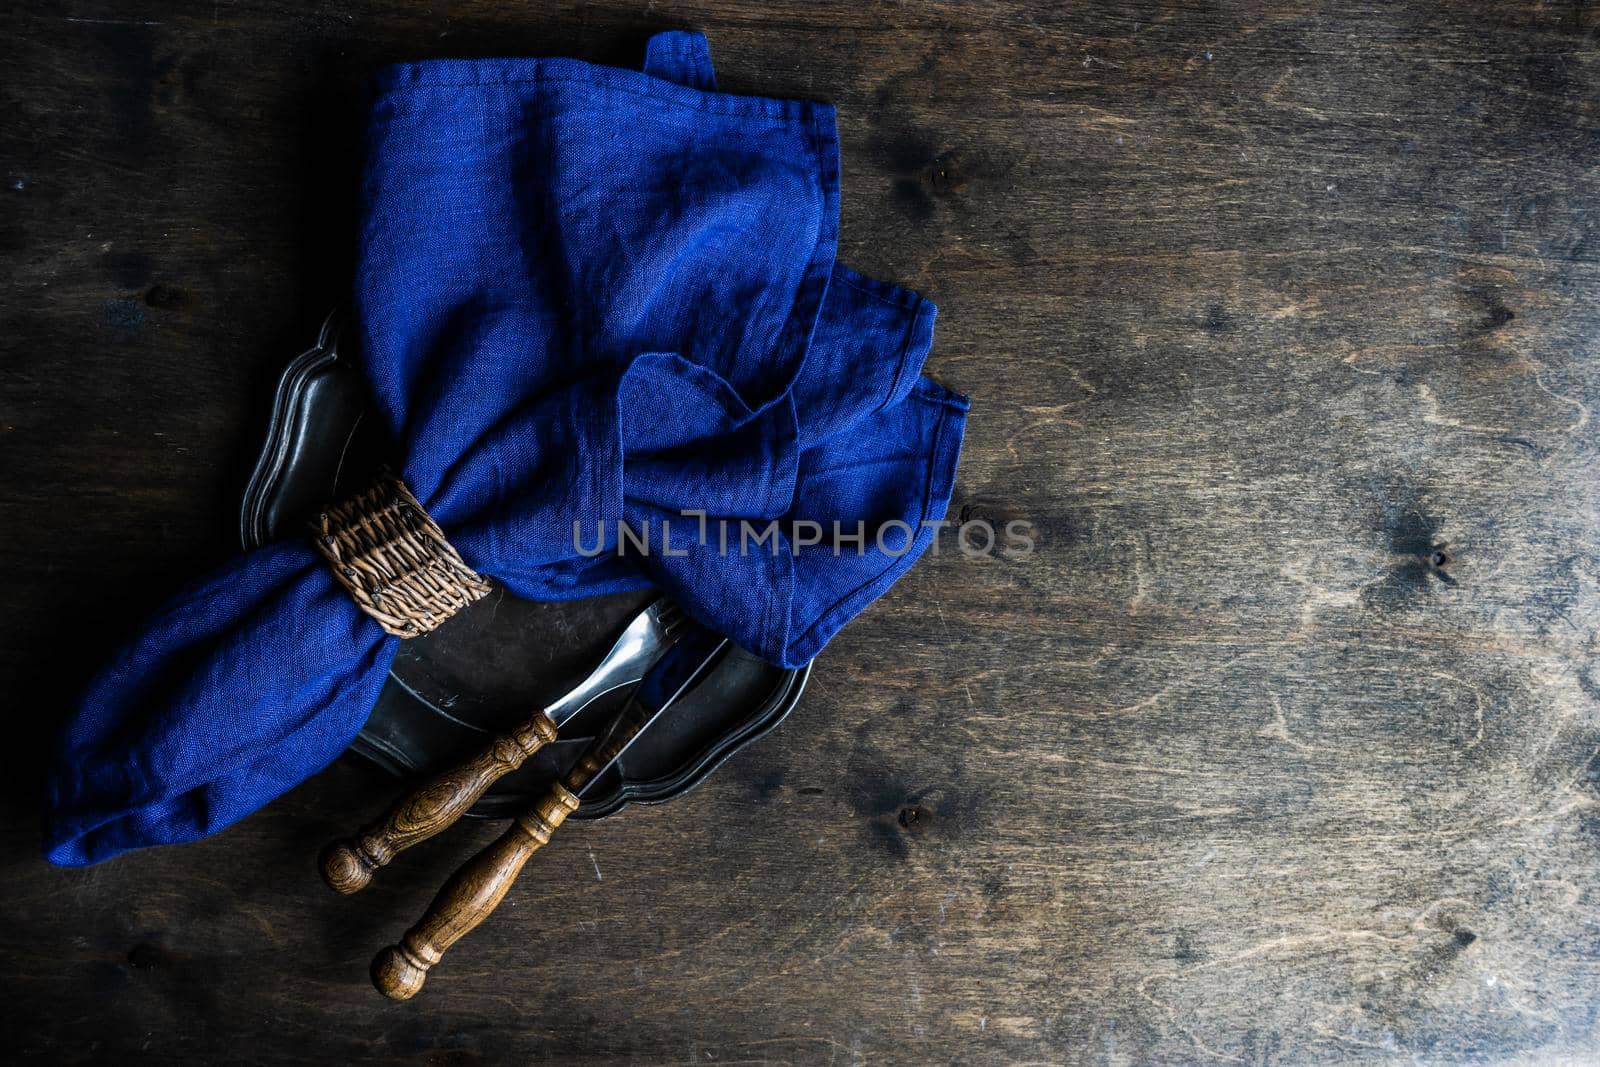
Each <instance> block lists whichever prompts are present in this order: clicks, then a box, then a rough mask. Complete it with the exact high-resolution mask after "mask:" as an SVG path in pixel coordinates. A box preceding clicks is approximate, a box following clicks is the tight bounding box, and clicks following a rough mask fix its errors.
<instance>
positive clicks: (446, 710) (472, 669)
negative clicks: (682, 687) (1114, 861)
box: [240, 312, 811, 819]
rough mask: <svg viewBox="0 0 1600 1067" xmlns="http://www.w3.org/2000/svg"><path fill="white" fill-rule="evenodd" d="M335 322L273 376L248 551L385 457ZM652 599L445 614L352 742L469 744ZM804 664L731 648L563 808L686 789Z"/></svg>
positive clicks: (529, 772) (500, 801) (407, 657)
mask: <svg viewBox="0 0 1600 1067" xmlns="http://www.w3.org/2000/svg"><path fill="white" fill-rule="evenodd" d="M341 321H342V317H341V315H340V314H339V313H338V312H335V313H334V315H332V316H330V317H329V319H328V323H327V324H326V325H325V326H324V327H323V330H322V335H321V337H320V338H318V341H317V344H316V345H315V346H314V347H312V348H311V349H310V350H308V351H306V352H304V353H302V354H301V355H300V356H299V357H298V358H296V359H295V360H294V362H292V363H290V364H289V366H288V367H287V368H286V369H285V370H284V372H283V375H282V377H281V378H280V379H279V382H278V390H277V394H276V396H275V397H274V401H273V409H272V421H271V424H270V426H269V427H268V431H267V440H266V444H265V447H264V448H263V449H262V452H261V458H260V460H259V461H258V462H257V464H256V469H255V472H254V474H253V475H252V476H251V479H250V484H249V487H248V489H247V490H246V491H245V497H244V506H243V509H242V512H241V515H240V534H241V538H242V540H243V543H244V546H245V547H246V548H252V547H254V546H256V545H260V544H264V543H266V542H267V541H270V540H274V539H278V538H284V537H299V536H302V533H301V531H303V530H304V529H305V526H306V523H307V521H308V520H309V519H310V518H311V517H312V516H313V515H315V514H316V512H317V510H318V509H319V508H320V507H322V506H323V505H324V504H326V503H327V502H329V501H330V500H336V499H339V498H340V497H341V496H343V495H344V494H346V493H348V492H350V491H351V490H352V489H354V488H356V487H358V486H360V485H361V484H363V483H364V482H365V481H366V480H367V479H369V478H370V477H371V476H372V474H373V472H374V471H375V470H376V469H377V466H378V464H379V463H380V462H382V461H383V460H384V458H386V457H387V456H389V455H390V453H391V448H390V446H389V443H388V442H387V441H385V440H384V435H383V433H382V431H381V429H380V428H379V425H378V420H376V419H372V418H367V417H366V414H367V410H368V403H369V401H368V396H367V385H366V382H365V380H364V378H363V376H362V374H361V372H360V370H359V368H358V367H357V366H356V364H355V363H353V362H352V361H351V360H350V359H349V358H348V356H344V357H341V355H340V343H341V336H340V325H341ZM650 599H651V596H650V594H648V593H639V594H628V595H623V596H613V597H598V598H595V599H592V600H584V601H577V602H573V603H567V604H532V603H528V602H527V601H522V600H518V599H516V598H515V597H512V596H511V595H509V594H508V593H506V592H505V591H504V590H503V589H500V588H496V590H495V591H494V592H493V593H491V594H490V595H489V596H487V597H485V598H484V599H482V600H480V601H478V602H477V603H476V604H473V605H472V606H471V607H469V608H467V609H466V610H465V611H463V612H461V614H460V615H458V616H456V617H455V618H453V619H451V620H450V622H449V624H448V625H446V626H443V627H441V628H439V629H438V630H436V631H434V632H433V633H431V634H427V635H424V636H422V637H417V638H413V639H411V640H409V641H405V642H402V644H401V646H400V653H399V655H398V656H396V658H395V662H394V667H393V669H392V670H391V671H390V676H389V681H388V683H387V684H386V685H385V686H384V688H383V692H382V693H381V694H380V695H379V697H378V702H377V705H376V706H375V707H374V708H373V711H372V716H371V718H370V719H369V720H368V721H367V724H366V726H365V727H364V728H363V729H362V731H361V734H360V736H359V737H357V738H356V741H355V743H354V744H353V745H351V748H350V751H352V752H354V753H356V754H357V755H359V756H362V757H364V758H365V759H368V760H370V761H372V762H373V763H376V764H377V765H378V766H380V767H382V768H384V769H385V770H388V771H390V772H391V773H393V774H395V775H397V776H400V777H407V778H409V777H413V776H417V775H419V774H422V773H424V772H428V771H432V770H436V769H439V768H441V767H444V766H447V765H449V764H450V763H453V762H457V761H460V760H462V759H464V758H466V757H468V756H470V755H472V754H473V753H475V752H476V751H478V749H480V748H481V747H482V746H483V744H484V742H485V741H487V740H488V739H489V737H490V736H492V734H494V733H496V732H498V731H500V730H503V729H505V728H507V727H510V726H512V725H514V724H516V723H518V722H520V721H522V720H523V719H525V718H526V717H527V714H528V711H529V709H531V708H533V707H537V706H542V705H544V704H547V703H549V702H550V701H551V700H552V699H553V698H555V697H557V696H559V695H560V694H561V693H563V692H565V691H566V690H567V689H568V688H569V687H570V686H572V685H573V684H575V683H576V682H578V681H579V680H581V679H582V678H583V676H584V675H585V674H586V673H587V672H588V671H589V669H590V668H591V667H592V666H593V665H594V664H595V663H596V662H597V661H598V660H599V658H600V657H601V656H602V655H604V653H605V651H606V649H607V648H609V647H610V645H611V641H612V639H613V638H614V637H615V636H616V634H617V633H619V632H620V631H621V629H622V627H623V626H625V625H626V624H627V622H628V620H629V619H630V618H631V617H632V616H633V614H634V613H635V612H636V611H638V610H639V608H641V607H643V606H644V605H645V604H647V603H648V602H649V601H650ZM810 672H811V668H810V666H809V665H807V666H806V667H804V668H801V669H799V670H785V669H783V668H780V667H774V666H772V665H771V664H769V663H766V662H764V661H762V660H760V659H757V658H756V657H754V656H752V655H750V654H748V653H746V652H743V651H741V650H737V649H736V650H735V651H734V653H733V654H732V655H730V656H729V657H728V658H727V659H726V660H725V661H724V662H723V663H722V664H721V665H720V666H719V667H718V668H717V670H716V671H715V672H714V673H713V674H712V676H711V677H710V678H709V679H707V680H706V681H705V682H703V683H702V684H701V685H700V686H698V687H697V688H696V689H695V690H694V691H693V692H692V693H690V694H688V695H687V696H685V697H684V698H683V699H682V700H681V701H679V703H678V704H677V705H675V707H674V710H673V711H672V712H671V713H670V714H669V715H667V716H666V717H664V718H663V719H662V721H660V722H658V723H657V724H656V725H655V726H653V727H652V728H651V729H650V731H649V733H647V734H646V735H645V736H644V737H643V738H641V739H640V741H639V742H638V743H637V744H636V745H634V747H633V748H632V749H630V750H629V752H628V753H627V755H626V756H625V757H624V759H623V761H622V762H621V763H620V764H619V765H618V766H617V768H616V769H615V770H614V771H613V772H612V773H611V775H610V778H611V781H610V782H607V783H601V784H600V785H597V786H596V788H595V790H593V791H592V792H591V793H590V794H589V796H588V797H587V798H585V800H584V803H583V806H582V807H580V808H579V809H578V810H577V812H575V813H574V815H573V817H574V818H587V819H595V818H602V817H604V816H606V815H610V814H612V813H614V812H616V811H619V810H621V809H622V808H623V807H624V806H625V805H626V804H628V803H629V802H630V801H637V802H640V803H660V802H662V801H666V800H670V799H672V798H673V797H675V796H678V795H680V794H682V793H684V792H686V791H688V790H689V789H691V788H693V787H694V786H695V785H697V784H699V783H700V782H701V781H703V780H704V779H705V777H706V776H707V775H708V774H710V773H711V772H712V771H713V770H715V769H716V768H717V767H718V766H720V765H721V764H722V762H723V761H724V760H726V759H727V758H728V757H729V756H731V755H733V753H735V752H737V751H738V750H739V749H741V748H743V747H744V746H745V745H748V744H749V743H750V742H752V741H754V740H755V739H756V738H758V737H761V736H762V735H764V734H766V733H767V732H768V731H770V730H771V729H772V728H773V727H775V726H777V725H778V723H779V722H781V721H783V719H784V717H785V716H787V715H788V714H789V712H790V711H791V710H792V709H793V708H794V706H795V704H796V703H797V702H798V701H799V699H800V693H801V691H802V690H803V689H804V688H805V684H806V679H807V677H808V676H809V675H810ZM624 696H625V694H620V693H619V694H614V695H612V696H610V697H607V698H603V699H602V700H600V701H597V702H596V704H595V705H594V706H593V707H591V708H590V709H589V710H588V711H586V712H585V713H583V714H582V715H580V716H579V717H578V718H577V719H575V720H574V721H573V722H572V723H570V724H568V728H567V730H566V733H567V734H568V735H569V736H567V737H564V738H563V739H562V740H561V741H558V742H557V743H556V744H554V745H551V746H550V747H548V748H547V749H545V750H544V751H542V752H540V753H539V754H538V755H536V756H535V757H534V758H533V759H531V760H529V761H528V763H527V764H526V765H524V766H523V767H522V769H521V770H519V771H518V772H517V773H515V774H513V775H508V776H507V777H506V778H504V779H502V780H501V781H500V782H499V783H498V784H497V785H496V787H495V788H494V789H493V790H492V791H491V792H490V793H489V795H488V796H486V797H484V799H483V800H482V801H481V802H480V803H479V804H478V806H477V807H476V808H474V809H473V812H472V813H473V814H474V815H480V816H486V817H495V816H508V815H512V814H514V813H516V812H517V811H518V810H520V809H521V808H522V807H524V806H526V805H527V804H528V803H530V802H532V801H533V800H534V799H536V797H537V796H538V795H539V793H541V792H542V791H543V787H544V786H545V785H547V784H548V783H549V782H550V781H552V780H553V779H554V778H556V777H557V776H558V775H559V774H560V773H561V771H562V769H564V768H565V767H566V766H567V765H568V764H569V763H571V762H572V760H574V759H575V758H576V757H577V755H578V753H579V751H581V747H582V746H583V745H584V744H585V743H586V742H587V740H588V737H587V735H588V734H589V732H590V728H592V727H593V726H594V725H595V724H597V723H598V722H603V721H604V717H605V715H606V712H607V711H610V710H614V709H616V708H617V707H618V706H619V702H620V701H621V700H622V699H624Z"/></svg>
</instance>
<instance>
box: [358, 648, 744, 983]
mask: <svg viewBox="0 0 1600 1067" xmlns="http://www.w3.org/2000/svg"><path fill="white" fill-rule="evenodd" d="M730 647H731V642H729V641H728V640H727V638H724V637H720V636H718V635H716V634H713V633H712V632H711V631H709V630H706V629H704V628H702V627H699V626H695V627H694V631H693V632H692V633H689V634H686V635H685V636H684V637H683V638H682V639H681V640H680V641H679V642H678V643H677V644H676V645H674V646H673V648H672V650H671V651H669V652H668V653H667V654H666V655H665V656H663V657H662V659H661V661H660V662H659V663H657V664H656V666H655V667H654V668H652V669H651V671H650V673H649V674H648V675H647V676H646V677H645V680H644V681H643V682H641V683H640V685H639V689H638V692H636V693H635V694H634V696H633V697H632V698H631V699H630V700H629V701H628V704H627V706H626V707H624V708H623V709H622V712H621V714H619V715H618V716H617V718H616V720H615V721H614V722H613V723H612V724H611V727H610V728H609V729H608V730H606V731H605V732H604V733H602V734H601V735H600V736H599V737H597V738H596V739H595V742H594V744H592V745H591V746H590V747H589V750H588V751H587V752H585V753H584V755H583V757H582V758H581V759H579V760H578V762H577V763H576V764H574V765H573V766H572V768H571V769H570V770H569V771H568V772H567V773H566V775H565V776H564V777H563V778H562V780H561V781H560V782H558V783H556V784H554V785H552V786H551V787H550V791H549V792H548V793H547V794H545V797H544V799H542V800H541V801H539V803H538V804H536V805H534V807H533V809H532V810H530V811H527V812H524V813H523V814H522V815H519V816H517V818H516V819H515V820H514V821H513V822H512V824H511V828H510V829H508V830H507V831H506V832H505V833H504V834H503V835H501V836H500V837H499V838H498V839H497V840H495V841H493V842H491V843H490V844H489V846H488V847H487V848H485V849H484V850H483V851H482V852H479V853H478V854H477V855H476V856H474V857H473V858H472V859H470V860H468V861H467V862H466V864H465V865H464V866H463V867H462V868H461V869H460V870H458V871H456V873H455V875H454V876H453V877H452V878H451V879H450V880H449V881H448V882H446V883H445V885H444V888H443V889H441V890H439V895H438V896H436V897H434V898H433V903H432V904H430V905H428V911H427V913H426V914H425V915H423V917H422V919H421V920H420V921H419V922H418V923H417V924H416V925H415V926H413V927H412V928H411V929H409V930H407V931H406V934H405V937H404V938H402V939H401V941H400V943H399V944H398V945H391V946H389V947H388V948H386V949H384V950H383V951H382V952H380V953H378V956H377V958H376V959H374V960H373V961H372V984H373V985H375V986H377V987H378V991H379V992H381V993H382V994H383V995H384V996H386V997H390V998H391V999H394V1000H409V999H410V998H411V997H414V996H416V994H417V993H418V992H419V991H420V990H421V989H422V984H423V982H424V981H426V980H427V977H428V970H429V968H431V967H432V966H433V965H434V964H436V963H438V962H439V960H440V959H441V958H443V956H444V953H445V951H446V950H447V949H449V948H450V946H451V945H453V944H455V943H456V942H457V941H458V940H460V939H461V937H462V936H463V935H465V934H466V933H467V932H469V931H470V930H472V929H473V928H474V927H476V926H477V925H478V924H479V923H481V922H483V920H485V919H487V918H488V917H489V914H490V913H491V912H492V911H494V909H495V907H496V906H497V905H498V904H499V903H500V901H501V899H502V898H503V897H504V896H505V895H506V891H507V890H509V889H510V888H511V885H512V883H513V882H515V881H516V879H517V875H518V874H519V873H520V872H521V870H522V866H523V864H525V863H527V862H528V860H529V858H530V857H532V855H533V854H534V853H535V852H537V851H538V850H539V849H540V847H541V846H543V845H544V844H545V843H546V842H548V841H549V840H550V835H551V834H553V833H555V831H556V828H557V827H559V826H560V825H561V824H562V823H563V822H565V821H566V818H567V816H568V815H571V814H572V813H573V812H574V811H576V810H577V809H578V805H579V803H581V801H582V799H583V794H584V793H585V792H587V791H588V789H589V788H590V787H591V786H592V785H594V783H595V782H597V781H599V780H600V779H602V778H603V777H604V776H605V773H606V772H607V771H608V770H610V769H611V768H612V766H614V765H615V764H616V762H617V760H619V759H620V758H622V755H623V753H625V752H627V750H628V748H629V747H630V746H631V745H632V744H633V743H634V742H635V741H636V740H638V739H639V737H640V736H641V735H643V734H644V732H645V731H646V730H648V729H649V728H650V726H651V724H652V723H654V722H655V721H656V720H657V719H659V718H660V717H661V715H662V714H663V713H664V712H665V711H666V710H667V709H668V708H670V707H671V706H672V704H673V703H674V702H675V701H677V699H678V698H679V697H680V696H682V695H683V694H684V693H686V692H687V691H688V690H689V689H691V688H692V687H693V686H694V685H695V683H696V682H698V681H700V680H701V679H702V678H704V677H705V676H706V675H707V674H708V673H710V671H711V669H712V668H713V667H714V666H716V664H717V663H718V662H719V661H720V660H721V659H722V657H723V656H724V655H726V654H727V652H728V650H729V648H730Z"/></svg>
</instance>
